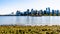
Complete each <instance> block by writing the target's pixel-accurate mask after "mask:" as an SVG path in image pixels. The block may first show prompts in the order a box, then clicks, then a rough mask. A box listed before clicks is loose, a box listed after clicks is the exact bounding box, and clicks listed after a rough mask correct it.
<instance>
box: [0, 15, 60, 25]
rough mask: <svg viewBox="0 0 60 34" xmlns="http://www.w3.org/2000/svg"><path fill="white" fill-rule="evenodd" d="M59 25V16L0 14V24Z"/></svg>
mask: <svg viewBox="0 0 60 34" xmlns="http://www.w3.org/2000/svg"><path fill="white" fill-rule="evenodd" d="M2 24H18V25H60V16H42V17H34V16H0V25H2Z"/></svg>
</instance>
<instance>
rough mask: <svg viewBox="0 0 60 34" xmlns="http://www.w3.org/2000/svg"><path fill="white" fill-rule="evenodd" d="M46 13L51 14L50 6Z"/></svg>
mask: <svg viewBox="0 0 60 34" xmlns="http://www.w3.org/2000/svg"><path fill="white" fill-rule="evenodd" d="M46 13H47V14H48V15H50V7H48V8H46Z"/></svg>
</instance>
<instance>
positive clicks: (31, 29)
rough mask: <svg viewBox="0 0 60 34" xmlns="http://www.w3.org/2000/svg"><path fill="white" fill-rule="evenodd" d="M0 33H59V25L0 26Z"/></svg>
mask: <svg viewBox="0 0 60 34" xmlns="http://www.w3.org/2000/svg"><path fill="white" fill-rule="evenodd" d="M0 34H60V26H56V25H55V26H17V25H16V26H0Z"/></svg>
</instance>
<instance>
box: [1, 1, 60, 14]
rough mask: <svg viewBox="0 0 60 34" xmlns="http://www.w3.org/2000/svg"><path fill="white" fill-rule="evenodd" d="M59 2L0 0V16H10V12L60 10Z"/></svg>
mask: <svg viewBox="0 0 60 34" xmlns="http://www.w3.org/2000/svg"><path fill="white" fill-rule="evenodd" d="M59 1H60V0H0V14H10V13H11V12H14V13H15V12H16V11H17V10H19V11H22V12H23V11H25V10H27V9H30V10H31V9H32V8H33V9H34V10H35V9H36V10H40V9H42V10H45V8H46V7H50V8H51V9H55V10H60V8H59V7H60V5H59V3H60V2H59Z"/></svg>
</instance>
